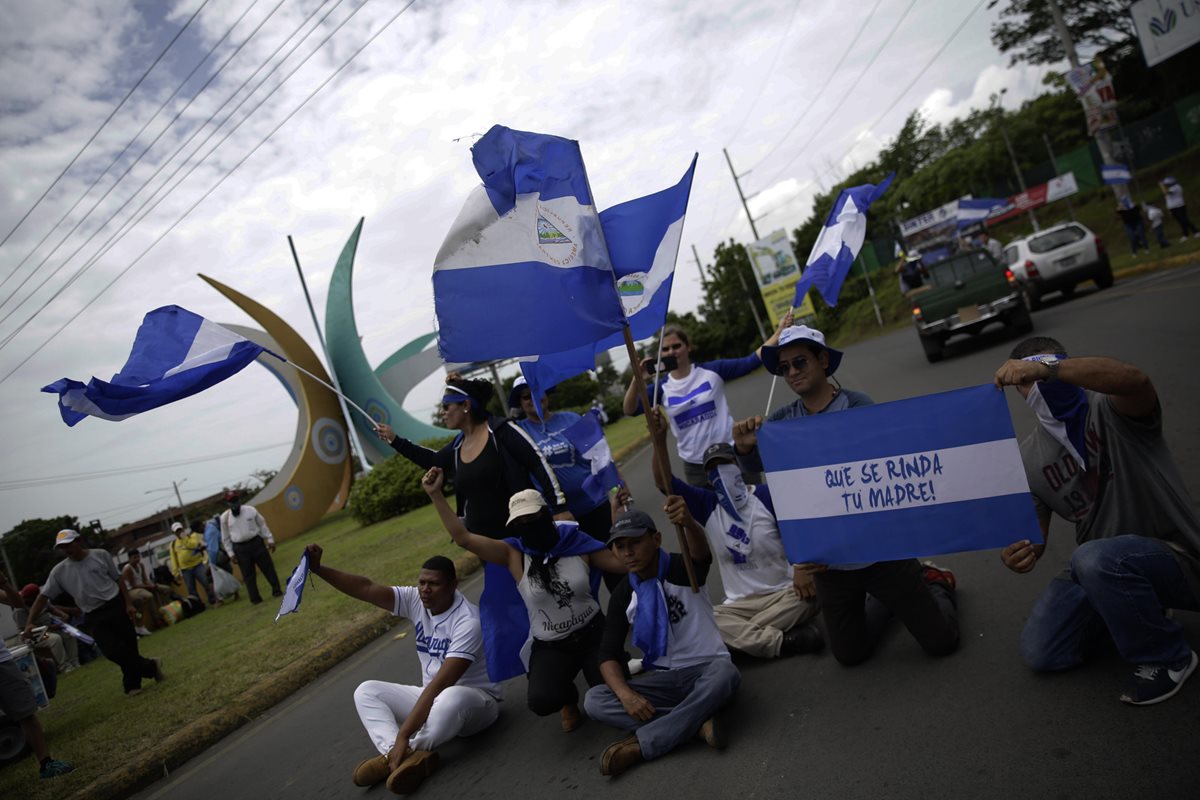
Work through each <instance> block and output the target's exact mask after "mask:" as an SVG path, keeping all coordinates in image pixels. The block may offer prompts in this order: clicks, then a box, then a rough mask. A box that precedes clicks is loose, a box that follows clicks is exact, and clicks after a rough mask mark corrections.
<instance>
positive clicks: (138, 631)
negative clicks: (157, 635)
mask: <svg viewBox="0 0 1200 800" xmlns="http://www.w3.org/2000/svg"><path fill="white" fill-rule="evenodd" d="M133 632H134V633H136V634H137V635H138V636H149V635H150V631H148V630H146V628H145V627H144V626H142V625H135V626H134V628H133Z"/></svg>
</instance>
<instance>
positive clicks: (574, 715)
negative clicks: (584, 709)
mask: <svg viewBox="0 0 1200 800" xmlns="http://www.w3.org/2000/svg"><path fill="white" fill-rule="evenodd" d="M558 713H559V716H560V717H561V718H562V729H563V733H570V732H571V731H573V730H575V729H576V728H578V727H579V726H580V725H582V724H583V714H580V713H579V706H577V705H575V704H574V703H572V704H569V705H565V706H563V707H562V711H560V712H558Z"/></svg>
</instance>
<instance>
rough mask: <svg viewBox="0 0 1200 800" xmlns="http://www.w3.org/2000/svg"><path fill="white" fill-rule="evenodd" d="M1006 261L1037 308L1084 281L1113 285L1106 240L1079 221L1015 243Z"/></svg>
mask: <svg viewBox="0 0 1200 800" xmlns="http://www.w3.org/2000/svg"><path fill="white" fill-rule="evenodd" d="M1004 263H1005V264H1007V265H1008V268H1009V269H1011V270H1012V272H1013V275H1015V276H1016V277H1017V280H1018V281H1019V282H1020V283H1021V286H1022V288H1024V290H1025V295H1026V297H1028V298H1029V307H1030V308H1031V309H1034V310H1036V309H1038V308H1041V306H1042V298H1043V297H1045V296H1046V295H1047V294H1050V293H1051V292H1062V295H1063V297H1070V296H1071V295H1072V294H1074V293H1075V287H1076V286H1078V285H1079V284H1080V283H1083V282H1084V281H1088V280H1091V281H1095V282H1096V286H1097V288H1100V289H1107V288H1108V287H1110V286H1112V284H1113V274H1112V266H1111V265H1110V264H1109V262H1108V252H1107V251H1106V250H1105V249H1104V243H1103V242H1101V241H1100V237H1099V236H1097V235H1096V234H1094V233H1092V232H1091V231H1090V230H1088V229H1087V228H1086V227H1085V226H1083V225H1080V224H1079V223H1078V222H1066V223H1063V224H1062V225H1055V226H1054V227H1053V228H1047V229H1046V230H1044V231H1041V232H1039V233H1035V234H1033V235H1032V236H1026V237H1025V238H1024V239H1017V240H1016V241H1015V242H1011V243H1010V244H1009V245H1008V246H1007V247H1005V248H1004Z"/></svg>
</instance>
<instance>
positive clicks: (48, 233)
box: [0, 0, 258, 302]
mask: <svg viewBox="0 0 1200 800" xmlns="http://www.w3.org/2000/svg"><path fill="white" fill-rule="evenodd" d="M257 4H258V0H253V2H251V4H250V5H248V6H246V10H245V11H243V12H242V13H241V16H239V17H238V18H237V19H236V20H235V21H234V23H233V24H232V25H230V26H229V30H227V31H225V35H224V36H222V37H221V38H220V39H218V40H217V43H216V44H214V45H213V46H212V48H211V49H210V50H209V51H208V52H207V53H205V54H204V57H203V58H201V59H200V60H199V61H197V62H196V66H194V67H192V71H191V72H189V73H188V74H187V77H186V78H184V79H183V80H182V81H180V82H179V85H178V86H176V87H175V91H173V92H171V96H170V97H168V98H167V99H166V100H164V101H163V102H162V105H160V106H159V107H158V109H157V110H156V111H155V112H154V114H152V115H151V116H150V118H149V119H147V120H146V121H145V123H143V124H142V127H141V129H140V130H138V132H137V133H135V134H134V135H133V138H132V139H130V140H129V141H128V142H127V143H126V144H125V147H123V148H122V149H121V152H120V153H117V155H116V157H114V158H113V160H112V161H110V162H109V164H108V166H107V167H105V168H104V172H102V173H100V174H99V175H97V176H96V179H95V180H93V181H92V183H91V185H89V186H88V187H87V189H85V190H84V191H83V194H81V195H79V197H78V198H77V199H76V200H75V202H74V203H73V204H72V205H71V207H70V208H68V209H67V211H66V213H65V214H63V215H62V216H61V217H59V218H58V221H57V222H55V223H54V224H53V225H51V226H50V229H49V230H47V231H46V235H45V236H43V237H42V238H41V240H40V241H39V242H38V243H37V244H35V245H34V246H33V249H32V250H30V251H29V252H28V253H26V254H25V257H24V258H22V259H21V261H20V262H19V263H18V264H17V266H15V267H13V271H12V272H10V273H8V275H7V276H6V277H5V278H4V280H2V281H0V288H3V287H4V284H6V283H8V282H9V281H10V280H11V279H12V278H13V277H14V276H15V275H16V274H17V272H18V271H20V269H21V267H23V266H24V265H25V262H27V261H28V260H29V259H30V258H31V257H33V254H34V253H36V252H37V251H38V250H40V249H41V247H42V245H44V244H45V243H46V240H47V239H49V238H50V236H51V235H52V234H53V233H54V231H55V230H57V229H58V226H59V225H61V224H63V222H64V221H65V220H66V219H67V217H69V216H71V214H72V212H74V211H75V209H76V208H78V207H79V204H80V203H82V202H83V200H84V198H86V197H87V196H88V195H89V194H90V193H91V191H92V189H95V188H96V185H97V184H99V183H100V181H102V180H104V177H105V176H106V175H108V173H109V172H110V171H111V170H112V168H113V167H114V166H116V165H117V163H119V162H120V160H121V158H122V157H123V156H124V155H125V154H126V153H127V152H129V148H130V147H132V146H133V143H134V142H136V141H137V140H138V139H139V138H140V137H141V135H142V134H143V133H145V132H146V128H148V127H150V123H152V122H154V120H156V119H158V115H159V114H161V113H162V112H163V109H164V108H166V107H167V104H168V103H170V102H171V101H172V100H174V99H175V97H176V96H177V95H178V94H179V92H180V91H182V89H183V87H184V86H186V85H187V83H188V81H190V80H191V79H192V76H194V75H195V74H196V72H197V71H199V69H200V67H202V66H204V63H205V62H206V61H208V59H209V58H211V57H212V54H213V53H215V52H216V51H217V48H219V47H220V46H221V45H222V44H224V43H225V40H226V39H228V38H229V35H230V34H232V33H233V31H234V29H235V28H236V27H237V26H238V25H239V24H241V21H242V20H243V19H245V17H246V15H247V14H249V13H250V9H252V8H254V6H255V5H257ZM239 49H240V48H239ZM235 52H236V51H235ZM226 63H228V62H226ZM223 68H224V65H222V66H221V67H218V68H217V70H216V72H215V73H214V74H213V77H214V78H215V77H216V75H217V74H220V72H221V70H222V69H223ZM211 81H212V78H210V79H209V82H210V83H211ZM207 87H208V83H205V84H204V86H202V87H200V90H199V91H197V92H196V94H195V95H193V96H192V99H191V100H189V101H188V103H187V105H185V106H184V107H183V109H181V110H180V112H179V113H180V114H182V113H183V112H184V111H186V110H187V108H188V106H190V105H191V104H192V101H194V100H195V99H196V98H197V97H199V96H200V95H201V93H203V92H204V90H205V89H206V88H207ZM178 119H179V114H176V115H175V119H173V120H171V121H170V122H168V123H167V125H166V127H165V128H163V129H162V131H161V132H160V133H159V134H158V136H157V137H155V139H154V141H153V142H151V143H150V144H149V145H147V146H146V149H145V150H143V151H142V153H141V155H139V156H138V157H137V158H136V159H134V162H133V163H132V164H130V165H129V169H127V170H125V172H124V173H123V174H122V175H121V177H119V178H117V179H116V180H115V181H113V185H112V186H111V187H109V190H108V191H109V192H111V191H112V190H113V188H115V187H116V186H117V184H119V183H120V182H121V180H122V178H124V177H125V176H126V175H128V174H129V170H130V169H133V168H134V167H135V166H137V164H138V162H139V161H141V160H142V156H145V155H146V153H147V152H148V151H149V150H150V148H151V147H153V146H154V145H155V143H156V142H157V141H158V140H159V138H161V137H162V135H163V134H164V133H166V132H167V131H168V130H169V129H170V128H171V126H172V125H174V124H175V121H176V120H178ZM105 197H108V192H105V193H104V196H103V197H101V198H100V200H97V201H96V203H95V204H94V205H93V206H92V208H91V209H89V210H88V212H87V213H86V214H84V215H83V219H81V220H80V222H82V221H83V220H84V219H87V218H88V217H89V216H90V215H91V213H92V211H94V210H95V208H96V206H97V205H99V204H100V202H101V201H103V200H104V198H105ZM78 227H79V225H78V224H76V226H75V228H72V229H71V231H70V233H68V234H67V235H66V236H64V237H63V238H62V240H61V241H60V242H59V243H58V244H57V245H55V247H54V249H53V250H51V251H50V253H49V255H47V256H46V258H47V259H48V258H50V256H53V255H54V253H55V252H57V250H58V248H59V247H62V245H63V242H65V241H66V240H67V239H68V238H69V237H70V236H71V234H72V233H74V232H75V229H76V228H78ZM45 263H46V261H45V260H43V261H42V264H45ZM40 268H41V264H39V265H38V266H37V267H35V268H34V269H33V271H32V272H30V274H29V275H28V276H27V277H26V278H25V280H23V281H21V283H20V284H19V285H18V286H17V287H16V288H15V289H13V290H12V292H11V293H9V296H8V297H7V298H5V302H7V301H8V300H9V299H11V298H12V297H14V296H15V295H16V293H17V292H19V291H21V287H22V286H24V285H25V283H26V282H27V281H28V280H29V278H30V277H32V276H33V273H34V272H37V270H38V269H40ZM39 288H41V287H39ZM34 291H37V289H35V290H34Z"/></svg>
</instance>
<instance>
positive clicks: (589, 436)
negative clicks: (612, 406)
mask: <svg viewBox="0 0 1200 800" xmlns="http://www.w3.org/2000/svg"><path fill="white" fill-rule="evenodd" d="M563 436H565V437H566V438H567V441H569V442H570V443H571V444H572V445H573V446H574V447H575V450H576V451H578V453H579V454H580V455H581V456H583V457H584V458H585V459H587V461H588V464H589V465H590V466H591V469H592V474H591V475H589V476H588V477H586V478H584V479H583V490H584V491H585V492H587V494H588V496H589V497H593V498H596V499H597V500H605V499H607V498H608V492H609V490H610V489H616V488H617V487H619V486H621V475H620V473H618V472H617V465H616V464H614V463H613V457H612V450H610V449H609V447H608V440H607V439H605V438H604V429H603V428H602V427H601V425H600V415H599V414H598V413H596V411H595V410H594V409H593V410H591V411H588V412H587V413H586V414H584V415H583V416H581V417H580V418H579V421H578V422H576V423H575V424H574V425H572V426H571V427H569V428H567V429H566V430H564V431H563Z"/></svg>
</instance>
